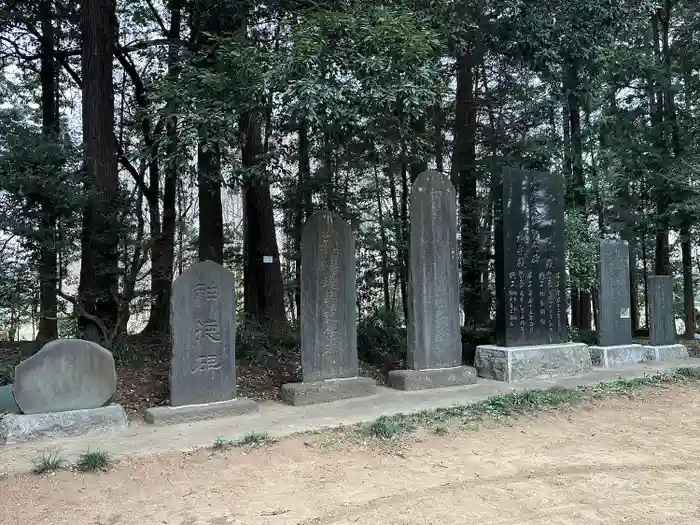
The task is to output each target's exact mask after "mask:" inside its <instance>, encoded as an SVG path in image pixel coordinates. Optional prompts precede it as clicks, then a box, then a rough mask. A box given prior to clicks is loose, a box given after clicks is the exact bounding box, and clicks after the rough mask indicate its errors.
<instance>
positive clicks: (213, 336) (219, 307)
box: [146, 261, 258, 424]
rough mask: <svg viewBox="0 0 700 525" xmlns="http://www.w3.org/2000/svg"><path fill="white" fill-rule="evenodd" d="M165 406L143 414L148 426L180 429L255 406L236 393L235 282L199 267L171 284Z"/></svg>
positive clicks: (216, 269) (214, 267)
mask: <svg viewBox="0 0 700 525" xmlns="http://www.w3.org/2000/svg"><path fill="white" fill-rule="evenodd" d="M170 330H171V337H172V358H171V361H170V405H171V406H169V407H153V408H149V409H148V410H146V421H148V422H149V423H156V424H158V423H181V422H186V421H193V420H203V419H212V418H216V417H226V416H235V415H241V414H247V413H250V412H255V411H257V410H258V405H257V403H255V402H253V401H251V400H250V399H246V398H242V397H237V392H236V282H235V278H234V276H233V274H232V273H231V272H229V271H228V270H226V269H225V268H224V267H223V266H221V265H219V264H217V263H215V262H213V261H202V262H199V263H197V264H195V265H194V266H193V267H192V268H190V269H188V270H187V271H185V272H184V273H183V274H182V275H180V276H179V277H178V278H177V279H175V282H174V283H173V289H172V297H171V301H170Z"/></svg>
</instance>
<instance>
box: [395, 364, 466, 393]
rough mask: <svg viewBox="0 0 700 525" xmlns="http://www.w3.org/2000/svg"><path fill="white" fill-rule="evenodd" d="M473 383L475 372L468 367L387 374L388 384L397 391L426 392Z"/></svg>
mask: <svg viewBox="0 0 700 525" xmlns="http://www.w3.org/2000/svg"><path fill="white" fill-rule="evenodd" d="M474 383H476V370H475V369H474V368H472V367H470V366H454V367H450V368H433V369H428V370H392V371H391V372H389V384H390V385H391V387H392V388H395V389H397V390H427V389H430V388H448V387H453V386H466V385H473V384H474Z"/></svg>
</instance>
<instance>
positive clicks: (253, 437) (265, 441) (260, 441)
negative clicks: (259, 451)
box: [235, 432, 277, 447]
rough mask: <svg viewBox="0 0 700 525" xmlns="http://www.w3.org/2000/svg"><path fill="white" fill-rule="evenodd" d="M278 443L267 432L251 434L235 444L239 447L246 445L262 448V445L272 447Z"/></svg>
mask: <svg viewBox="0 0 700 525" xmlns="http://www.w3.org/2000/svg"><path fill="white" fill-rule="evenodd" d="M275 441H277V440H276V439H275V438H273V437H272V436H271V435H270V434H268V433H267V432H249V433H247V434H246V435H245V436H243V437H242V438H241V439H239V440H238V441H236V442H235V445H236V446H237V447H245V446H246V445H252V446H254V447H260V446H262V445H270V444H272V443H274V442H275Z"/></svg>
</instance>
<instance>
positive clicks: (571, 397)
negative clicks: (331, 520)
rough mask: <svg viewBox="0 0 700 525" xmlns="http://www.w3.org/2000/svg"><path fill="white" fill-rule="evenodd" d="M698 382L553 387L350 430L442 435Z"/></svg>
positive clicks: (660, 377) (691, 373) (695, 373)
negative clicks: (423, 430)
mask: <svg viewBox="0 0 700 525" xmlns="http://www.w3.org/2000/svg"><path fill="white" fill-rule="evenodd" d="M699 380H700V368H697V367H684V368H678V369H676V370H672V371H669V372H666V373H663V374H656V375H651V376H646V377H639V378H631V379H627V378H619V379H614V380H611V381H603V382H601V383H597V384H595V385H585V386H579V387H575V388H563V387H559V386H557V387H554V388H550V389H546V390H528V391H525V392H512V393H508V394H503V395H497V396H491V397H489V398H487V399H485V400H483V401H480V402H478V403H473V404H469V405H457V406H453V407H450V408H438V409H434V410H423V411H421V412H416V413H413V414H397V415H394V416H381V417H379V418H377V419H376V420H375V421H373V422H371V423H366V424H361V425H356V426H354V427H352V430H353V431H354V432H356V433H358V434H359V435H361V436H364V437H369V438H375V439H379V440H390V439H393V438H396V437H398V436H401V435H403V434H407V433H410V432H412V431H414V430H416V429H417V428H429V429H432V431H433V432H434V433H436V434H446V433H447V432H448V424H455V423H457V424H461V425H462V426H463V427H465V428H470V427H474V425H475V424H476V425H478V423H480V422H481V421H483V420H485V419H486V418H489V419H491V420H495V421H502V422H507V421H511V420H512V418H514V417H518V416H522V415H527V414H534V413H537V412H541V411H546V410H557V409H563V408H571V407H574V406H577V405H579V404H581V403H582V402H584V401H590V400H594V399H601V398H606V397H612V396H631V395H634V394H635V393H638V392H640V391H642V390H644V389H649V388H658V387H662V386H665V385H668V384H672V383H685V382H697V381H699Z"/></svg>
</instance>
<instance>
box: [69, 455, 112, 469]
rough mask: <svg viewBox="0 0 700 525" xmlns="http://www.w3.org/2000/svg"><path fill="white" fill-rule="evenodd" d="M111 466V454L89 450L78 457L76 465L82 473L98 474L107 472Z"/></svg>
mask: <svg viewBox="0 0 700 525" xmlns="http://www.w3.org/2000/svg"><path fill="white" fill-rule="evenodd" d="M110 464H111V461H110V459H109V454H107V453H106V452H102V451H101V450H94V451H91V450H88V451H87V452H85V453H84V454H81V455H80V456H79V457H78V461H76V463H75V469H76V470H79V471H80V472H98V471H105V470H107V468H108V467H109V465H110Z"/></svg>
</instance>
